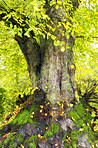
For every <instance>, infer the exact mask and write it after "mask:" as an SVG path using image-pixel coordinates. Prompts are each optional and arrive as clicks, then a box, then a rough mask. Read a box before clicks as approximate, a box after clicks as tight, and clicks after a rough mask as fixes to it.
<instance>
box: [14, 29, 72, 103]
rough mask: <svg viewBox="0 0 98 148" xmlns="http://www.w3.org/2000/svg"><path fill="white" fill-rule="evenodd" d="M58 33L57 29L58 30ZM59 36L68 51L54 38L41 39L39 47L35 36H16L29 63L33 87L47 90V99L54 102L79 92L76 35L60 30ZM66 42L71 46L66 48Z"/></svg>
mask: <svg viewBox="0 0 98 148" xmlns="http://www.w3.org/2000/svg"><path fill="white" fill-rule="evenodd" d="M55 34H57V30H56V32H55ZM58 39H59V40H61V41H64V42H65V45H64V47H65V51H64V52H62V51H61V49H60V48H61V47H57V46H54V43H53V41H52V40H51V39H49V40H48V39H47V38H45V39H43V38H41V45H40V46H39V45H38V44H37V42H36V40H35V39H34V38H33V37H30V38H28V37H25V36H24V37H23V38H20V37H18V36H17V35H16V40H17V41H18V43H19V45H20V48H21V50H22V52H23V54H24V56H25V59H26V61H27V64H28V71H29V75H30V78H31V81H32V85H33V88H35V87H39V88H40V89H42V90H44V91H45V92H47V98H48V99H49V100H50V101H51V102H52V103H54V102H55V101H57V100H61V99H62V100H66V102H69V101H71V100H73V98H74V93H75V81H74V73H75V66H73V67H74V68H71V67H72V65H74V63H73V52H72V47H73V45H74V41H73V38H72V36H70V38H69V39H66V36H64V37H63V36H61V34H60V33H59V35H58ZM66 45H68V46H69V48H66Z"/></svg>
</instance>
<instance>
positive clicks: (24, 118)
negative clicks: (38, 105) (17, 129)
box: [13, 109, 34, 125]
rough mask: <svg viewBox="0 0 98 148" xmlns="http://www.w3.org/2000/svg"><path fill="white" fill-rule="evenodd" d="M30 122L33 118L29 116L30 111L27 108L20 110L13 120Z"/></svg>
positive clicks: (20, 122) (16, 122) (19, 122)
mask: <svg viewBox="0 0 98 148" xmlns="http://www.w3.org/2000/svg"><path fill="white" fill-rule="evenodd" d="M27 122H29V123H31V124H33V123H34V122H33V120H32V119H31V118H30V112H29V111H28V110H26V109H25V110H24V111H22V112H21V113H20V114H19V115H18V116H17V117H16V119H15V120H14V121H13V123H14V124H19V125H21V124H25V123H27Z"/></svg>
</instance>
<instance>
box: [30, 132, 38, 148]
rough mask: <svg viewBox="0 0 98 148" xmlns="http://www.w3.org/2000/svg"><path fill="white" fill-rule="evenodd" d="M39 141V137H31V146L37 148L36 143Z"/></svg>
mask: <svg viewBox="0 0 98 148" xmlns="http://www.w3.org/2000/svg"><path fill="white" fill-rule="evenodd" d="M37 139H38V137H37V135H33V136H31V137H30V138H29V141H30V142H31V143H30V144H29V146H32V147H33V148H36V144H35V143H36V141H37Z"/></svg>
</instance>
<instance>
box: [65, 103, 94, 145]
mask: <svg viewBox="0 0 98 148" xmlns="http://www.w3.org/2000/svg"><path fill="white" fill-rule="evenodd" d="M68 117H70V118H72V120H73V121H74V123H75V127H77V128H79V129H78V130H74V131H71V133H70V134H69V135H68V133H66V134H65V136H64V137H65V138H64V139H66V137H67V136H68V137H71V140H72V146H73V147H75V146H76V141H77V134H78V135H82V133H88V137H89V138H88V139H92V141H93V142H94V141H95V140H96V133H94V132H93V131H92V129H91V122H92V119H93V118H92V116H91V114H90V113H89V112H87V111H86V110H85V108H84V106H83V105H82V104H79V105H77V106H76V107H75V110H74V111H70V112H69V113H68ZM93 142H91V141H90V143H91V144H93ZM68 145H70V143H69V144H68Z"/></svg>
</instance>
